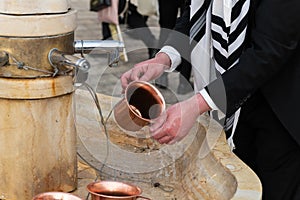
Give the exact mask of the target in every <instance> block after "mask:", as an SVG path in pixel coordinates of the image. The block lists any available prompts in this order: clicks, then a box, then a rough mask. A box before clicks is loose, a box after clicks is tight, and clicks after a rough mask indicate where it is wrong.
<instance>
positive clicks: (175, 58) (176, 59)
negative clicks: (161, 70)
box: [158, 46, 181, 72]
mask: <svg viewBox="0 0 300 200" xmlns="http://www.w3.org/2000/svg"><path fill="white" fill-rule="evenodd" d="M160 52H163V53H165V54H167V55H168V56H169V58H170V60H171V67H170V68H169V69H167V70H165V72H172V71H174V70H175V69H176V67H177V66H178V65H179V64H180V63H181V56H180V54H179V52H178V51H177V50H176V49H175V48H174V47H171V46H164V47H163V48H162V49H161V50H160V51H159V52H158V53H160Z"/></svg>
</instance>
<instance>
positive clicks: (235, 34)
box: [228, 15, 248, 45]
mask: <svg viewBox="0 0 300 200" xmlns="http://www.w3.org/2000/svg"><path fill="white" fill-rule="evenodd" d="M247 23H248V15H245V17H244V18H243V19H242V20H241V21H240V23H239V25H238V26H237V27H236V29H235V30H234V31H232V32H231V33H230V35H229V40H228V43H229V45H231V44H232V43H234V41H235V40H236V39H237V38H238V37H239V35H240V34H241V33H242V32H243V31H244V30H245V29H246V28H247Z"/></svg>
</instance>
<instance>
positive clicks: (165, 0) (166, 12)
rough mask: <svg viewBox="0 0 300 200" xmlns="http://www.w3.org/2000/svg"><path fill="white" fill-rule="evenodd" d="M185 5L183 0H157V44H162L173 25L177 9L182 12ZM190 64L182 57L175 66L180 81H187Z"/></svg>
mask: <svg viewBox="0 0 300 200" xmlns="http://www.w3.org/2000/svg"><path fill="white" fill-rule="evenodd" d="M184 6H185V0H158V8H159V26H160V27H161V29H160V33H159V46H160V47H161V46H163V44H164V42H165V41H166V39H167V38H168V35H169V33H170V31H171V30H172V29H173V28H174V27H175V24H176V20H177V18H178V14H179V11H180V12H181V13H182V11H183V9H184ZM191 69H192V67H191V64H190V63H189V62H188V61H187V60H185V59H183V61H182V63H181V65H180V66H179V67H178V68H177V71H179V72H180V74H181V75H182V76H180V81H182V79H183V81H189V79H190V76H191Z"/></svg>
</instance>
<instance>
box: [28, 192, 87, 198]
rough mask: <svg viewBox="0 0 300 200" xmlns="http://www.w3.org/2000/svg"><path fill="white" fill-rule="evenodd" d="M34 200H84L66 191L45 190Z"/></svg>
mask: <svg viewBox="0 0 300 200" xmlns="http://www.w3.org/2000/svg"><path fill="white" fill-rule="evenodd" d="M32 200H82V199H81V198H79V197H77V196H75V195H72V194H70V193H65V192H45V193H41V194H38V195H36V196H35V197H33V199H32Z"/></svg>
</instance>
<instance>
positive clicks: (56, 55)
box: [48, 48, 90, 74]
mask: <svg viewBox="0 0 300 200" xmlns="http://www.w3.org/2000/svg"><path fill="white" fill-rule="evenodd" d="M48 60H49V62H50V64H51V66H52V67H53V68H54V70H55V74H57V73H58V72H59V70H60V68H61V66H63V67H67V68H68V67H69V68H70V69H71V70H72V69H74V68H75V69H78V70H81V71H84V72H87V71H88V70H89V69H90V63H89V62H88V61H87V60H86V59H85V58H78V57H76V56H73V55H69V54H66V53H64V52H61V51H59V50H58V49H55V48H54V49H51V50H50V52H49V54H48ZM64 71H65V70H64Z"/></svg>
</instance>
